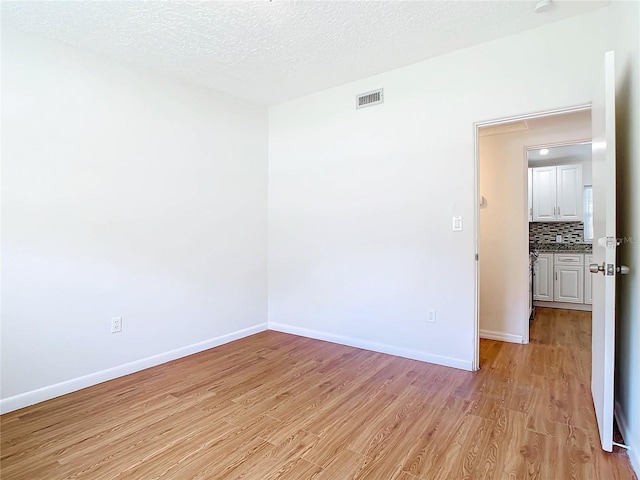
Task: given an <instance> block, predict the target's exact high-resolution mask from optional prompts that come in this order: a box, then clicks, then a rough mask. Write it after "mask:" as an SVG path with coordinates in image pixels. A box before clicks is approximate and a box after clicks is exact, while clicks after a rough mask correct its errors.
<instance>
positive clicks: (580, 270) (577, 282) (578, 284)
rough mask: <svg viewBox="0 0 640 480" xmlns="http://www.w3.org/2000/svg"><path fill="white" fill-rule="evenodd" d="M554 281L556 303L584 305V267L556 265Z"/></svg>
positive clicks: (554, 299)
mask: <svg viewBox="0 0 640 480" xmlns="http://www.w3.org/2000/svg"><path fill="white" fill-rule="evenodd" d="M553 280H554V281H553V301H554V302H567V303H584V266H582V265H580V266H571V265H560V266H558V265H556V266H555V267H554V279H553Z"/></svg>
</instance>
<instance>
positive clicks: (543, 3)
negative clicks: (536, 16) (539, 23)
mask: <svg viewBox="0 0 640 480" xmlns="http://www.w3.org/2000/svg"><path fill="white" fill-rule="evenodd" d="M551 6H552V0H540V1H539V2H538V3H536V6H535V7H533V11H534V12H536V13H542V12H546V11H547V10H549V9H550V8H551Z"/></svg>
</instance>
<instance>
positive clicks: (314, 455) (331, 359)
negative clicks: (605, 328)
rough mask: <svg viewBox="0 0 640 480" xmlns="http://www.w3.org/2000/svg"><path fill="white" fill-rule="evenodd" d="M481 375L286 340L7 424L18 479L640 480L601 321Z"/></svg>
mask: <svg viewBox="0 0 640 480" xmlns="http://www.w3.org/2000/svg"><path fill="white" fill-rule="evenodd" d="M538 312H539V314H538V317H537V318H536V320H535V322H534V325H533V327H532V334H531V338H532V343H531V344H529V345H515V344H508V343H501V342H495V341H489V340H487V341H484V340H483V341H482V344H481V356H482V359H481V360H482V363H481V370H480V371H479V372H475V373H471V372H464V371H460V370H455V369H452V368H446V367H440V366H435V365H430V364H426V363H421V362H417V361H413V360H407V359H403V358H398V357H392V356H389V355H383V354H380V353H374V352H368V351H364V350H359V349H355V348H349V347H345V346H340V345H335V344H331V343H325V342H321V341H316V340H311V339H307V338H302V337H296V336H292V335H287V334H283V333H277V332H263V333H260V334H257V335H254V336H252V337H249V338H245V339H242V340H239V341H236V342H233V343H230V344H227V345H224V346H221V347H218V348H215V349H212V350H209V351H206V352H203V353H200V354H197V355H193V356H191V357H187V358H183V359H180V360H177V361H174V362H171V363H169V364H165V365H161V366H159V367H155V368H152V369H149V370H146V371H143V372H139V373H136V374H133V375H129V376H127V377H123V378H120V379H117V380H113V381H110V382H107V383H103V384H101V385H97V386H95V387H91V388H87V389H85V390H82V391H79V392H75V393H72V394H69V395H66V396H64V397H59V398H56V399H53V400H50V401H47V402H44V403H41V404H39V405H35V406H33V407H28V408H25V409H22V410H19V411H16V412H12V413H9V414H6V415H3V416H2V418H1V427H2V431H1V432H2V433H1V435H2V438H1V442H2V443H1V445H2V451H1V454H0V456H1V464H0V472H1V475H0V476H1V477H2V479H4V480H9V479H11V480H23V479H24V480H36V479H43V480H44V479H46V480H56V479H78V480H80V479H90V480H100V479H144V480H148V479H180V480H182V479H235V478H243V479H252V480H272V479H285V478H286V479H292V480H302V479H308V478H309V479H310V478H313V479H316V480H324V479H330V480H343V479H345V480H346V479H376V480H391V479H397V480H415V479H417V478H425V479H434V480H435V479H447V480H449V479H451V480H458V479H472V480H477V479H507V478H508V479H516V480H520V479H528V478H535V479H540V480H555V479H558V480H568V479H580V480H583V479H603V480H613V479H632V478H635V477H634V475H633V472H632V471H631V469H630V467H629V462H628V459H627V457H626V455H625V454H624V453H622V452H620V451H616V452H615V453H613V454H607V453H604V452H602V451H601V450H600V447H599V440H598V432H597V429H596V423H595V416H594V413H593V407H592V403H591V398H590V394H589V375H590V366H589V365H590V353H589V350H590V345H591V340H590V335H591V334H590V314H587V313H580V312H569V311H565V310H544V309H539V310H538Z"/></svg>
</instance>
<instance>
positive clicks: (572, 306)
mask: <svg viewBox="0 0 640 480" xmlns="http://www.w3.org/2000/svg"><path fill="white" fill-rule="evenodd" d="M533 304H534V305H535V306H536V307H543V308H562V309H565V310H581V311H583V312H590V311H592V310H593V308H592V307H593V306H592V305H591V304H586V303H569V302H547V301H543V300H536V301H535V302H533Z"/></svg>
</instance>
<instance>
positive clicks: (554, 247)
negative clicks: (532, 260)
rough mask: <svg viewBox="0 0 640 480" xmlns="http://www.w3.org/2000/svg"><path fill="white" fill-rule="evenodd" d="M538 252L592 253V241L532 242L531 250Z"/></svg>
mask: <svg viewBox="0 0 640 480" xmlns="http://www.w3.org/2000/svg"><path fill="white" fill-rule="evenodd" d="M534 250H537V251H538V252H548V253H555V252H566V253H592V252H593V244H591V243H530V244H529V251H534Z"/></svg>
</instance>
